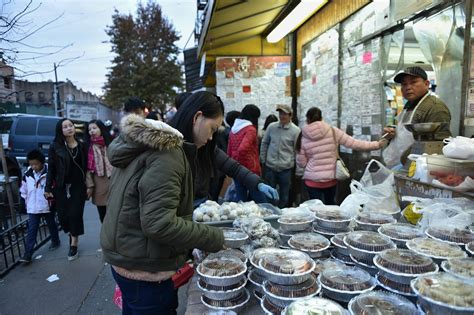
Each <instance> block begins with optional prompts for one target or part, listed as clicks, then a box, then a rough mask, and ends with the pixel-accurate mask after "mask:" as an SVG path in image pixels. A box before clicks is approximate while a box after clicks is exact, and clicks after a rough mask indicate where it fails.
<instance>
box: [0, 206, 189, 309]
mask: <svg viewBox="0 0 474 315" xmlns="http://www.w3.org/2000/svg"><path fill="white" fill-rule="evenodd" d="M84 227H85V234H84V235H83V236H81V237H80V238H79V258H78V259H77V260H74V261H68V260H67V251H68V249H69V245H68V244H69V240H68V237H67V235H66V234H64V233H62V232H60V233H61V234H60V238H61V247H60V248H58V249H56V250H54V251H49V250H48V246H49V243H47V244H46V245H44V246H42V248H40V249H39V250H38V251H36V252H35V254H34V255H33V262H32V263H31V264H29V265H18V266H16V267H15V268H14V269H13V270H12V271H10V272H9V273H8V274H7V275H6V276H5V277H4V278H3V279H1V280H0V314H11V315H13V314H48V315H54V314H107V315H108V314H121V311H120V310H119V309H118V308H117V306H116V305H115V304H114V303H113V301H112V296H113V293H114V287H115V282H114V280H113V278H112V274H111V273H110V266H109V265H106V264H105V263H104V262H103V261H102V253H101V252H100V251H98V249H99V248H100V245H99V244H100V243H99V234H100V220H99V215H98V213H97V208H96V207H95V206H94V205H93V204H91V203H90V202H87V203H86V208H85V210H84ZM38 256H41V258H39V259H35V258H37V257H38ZM52 274H57V276H58V277H59V280H58V281H55V282H48V281H47V280H46V279H47V278H48V277H49V276H51V275H52ZM185 288H186V286H183V287H182V289H180V292H179V293H180V294H179V295H180V296H179V299H180V308H178V314H184V308H185V305H186V296H185V295H184V292H185Z"/></svg>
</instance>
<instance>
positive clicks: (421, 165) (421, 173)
mask: <svg viewBox="0 0 474 315" xmlns="http://www.w3.org/2000/svg"><path fill="white" fill-rule="evenodd" d="M427 157H428V155H427V154H423V155H419V154H410V155H408V159H409V160H412V161H415V163H416V170H415V175H413V177H412V178H413V179H416V180H419V181H420V182H423V183H431V182H432V181H433V176H431V175H430V173H429V172H428V162H427Z"/></svg>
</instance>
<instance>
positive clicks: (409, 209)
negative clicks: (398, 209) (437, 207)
mask: <svg viewBox="0 0 474 315" xmlns="http://www.w3.org/2000/svg"><path fill="white" fill-rule="evenodd" d="M414 207H415V206H414V205H413V204H412V203H410V204H409V205H408V206H406V207H405V209H404V210H403V216H404V217H405V219H407V221H408V222H410V223H411V224H416V223H418V221H419V220H420V219H421V217H422V216H423V215H422V214H421V213H416V212H414V211H413V208H414Z"/></svg>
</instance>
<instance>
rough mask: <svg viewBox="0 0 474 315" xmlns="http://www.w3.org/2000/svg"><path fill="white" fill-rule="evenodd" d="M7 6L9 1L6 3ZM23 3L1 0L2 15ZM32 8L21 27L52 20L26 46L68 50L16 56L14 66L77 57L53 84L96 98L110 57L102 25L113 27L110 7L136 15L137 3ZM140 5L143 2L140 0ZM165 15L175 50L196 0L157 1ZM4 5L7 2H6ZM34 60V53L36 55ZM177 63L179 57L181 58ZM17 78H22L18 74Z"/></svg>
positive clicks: (71, 0) (76, 0) (110, 0)
mask: <svg viewBox="0 0 474 315" xmlns="http://www.w3.org/2000/svg"><path fill="white" fill-rule="evenodd" d="M8 2H9V3H8ZM28 2H29V1H28V0H10V1H7V0H2V3H3V12H1V14H2V16H6V15H9V14H14V13H17V12H19V11H20V10H23V9H24V8H25V6H26V4H27V3H28ZM32 2H33V3H32V6H31V7H32V8H35V7H37V6H38V5H40V6H39V8H38V9H37V10H36V11H34V12H33V13H31V14H29V15H27V16H26V17H25V18H24V19H23V22H25V24H24V27H23V28H24V29H28V28H30V29H35V28H37V27H39V26H41V25H43V24H44V23H47V22H49V21H52V20H54V19H55V18H57V17H59V16H61V15H62V16H61V17H59V19H58V20H57V21H54V22H53V23H51V24H49V25H47V26H45V27H44V28H43V29H41V30H39V31H38V32H37V33H35V34H33V35H32V36H31V37H30V38H28V39H27V40H25V41H24V42H25V43H26V44H28V45H31V46H36V47H38V46H46V45H49V46H59V47H63V46H67V45H71V46H70V47H67V48H65V49H64V50H62V51H61V52H59V53H56V54H54V55H51V56H44V57H41V58H36V59H35V60H26V59H28V58H30V57H32V56H33V55H32V54H27V53H23V54H19V55H18V57H19V59H23V60H22V61H21V64H17V65H15V66H17V67H19V68H20V69H21V70H26V71H27V72H32V71H38V72H46V71H52V70H53V68H54V67H53V64H54V63H55V62H56V63H59V62H60V61H61V60H65V59H67V58H74V57H77V56H82V57H80V58H79V59H77V60H75V61H73V62H70V63H69V64H67V65H65V66H62V67H60V68H58V71H57V72H58V80H59V81H64V80H66V79H69V80H71V81H72V82H73V83H74V84H75V85H76V86H77V87H78V88H82V89H83V90H85V91H90V92H92V93H95V94H97V95H101V94H102V87H103V85H104V83H105V79H106V77H105V75H106V73H108V67H110V65H111V64H110V60H111V59H112V58H113V54H112V53H111V52H110V45H109V44H108V43H107V41H108V40H109V37H108V36H107V34H106V33H105V28H106V26H107V25H111V24H112V14H113V12H114V9H117V10H118V11H119V12H120V13H125V14H128V13H132V14H133V15H135V12H136V6H137V3H139V2H140V1H136V0H43V1H39V0H32ZM142 2H144V1H142ZM157 2H158V3H159V4H160V5H161V8H162V10H163V13H164V15H165V16H166V17H167V18H168V19H169V20H170V21H171V23H172V24H173V25H174V27H175V29H176V31H177V32H178V33H179V34H180V35H181V39H180V40H179V41H178V42H176V44H177V46H178V47H180V48H183V47H184V46H185V44H186V42H187V41H188V38H189V36H190V34H191V33H192V32H193V30H194V21H195V17H196V1H195V0H158V1H157ZM5 3H7V4H5ZM145 3H146V2H145ZM26 22H28V23H26ZM5 46H6V45H5V43H1V42H0V47H5ZM193 46H194V36H192V37H191V39H190V41H189V43H188V45H187V46H186V47H187V48H190V47H193ZM15 48H17V49H19V50H22V51H34V52H40V53H47V52H51V51H55V50H57V49H58V48H53V47H51V48H42V49H33V48H29V47H24V46H18V45H17V46H15ZM35 55H36V56H38V55H37V54H35ZM180 59H181V60H182V55H181V57H180ZM17 74H21V73H20V72H19V71H17ZM23 79H27V80H28V81H46V80H54V73H53V72H50V73H45V74H41V75H33V76H27V77H25V78H23Z"/></svg>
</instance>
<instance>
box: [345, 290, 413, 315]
mask: <svg viewBox="0 0 474 315" xmlns="http://www.w3.org/2000/svg"><path fill="white" fill-rule="evenodd" d="M349 310H350V311H351V313H352V314H364V315H380V314H383V315H417V314H418V310H417V308H416V306H415V305H414V304H413V303H412V302H410V301H408V300H407V299H405V298H404V297H401V296H399V295H396V294H392V293H388V292H383V291H371V292H367V293H363V294H361V295H359V296H356V297H355V298H353V299H352V300H351V301H350V302H349Z"/></svg>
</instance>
